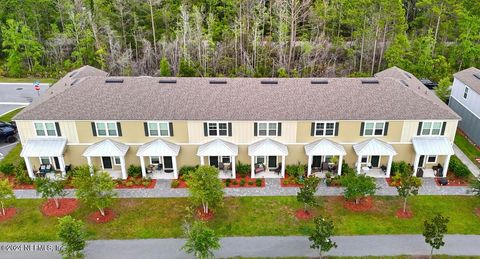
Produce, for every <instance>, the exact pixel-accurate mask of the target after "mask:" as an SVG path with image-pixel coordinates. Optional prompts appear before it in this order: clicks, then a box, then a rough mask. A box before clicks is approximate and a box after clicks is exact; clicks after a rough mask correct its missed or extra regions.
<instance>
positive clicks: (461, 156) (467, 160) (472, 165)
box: [453, 144, 480, 177]
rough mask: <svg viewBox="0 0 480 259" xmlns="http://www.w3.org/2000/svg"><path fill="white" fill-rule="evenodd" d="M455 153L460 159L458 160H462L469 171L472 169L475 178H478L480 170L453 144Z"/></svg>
mask: <svg viewBox="0 0 480 259" xmlns="http://www.w3.org/2000/svg"><path fill="white" fill-rule="evenodd" d="M453 151H454V152H455V155H456V156H457V157H458V159H460V160H461V161H462V162H463V163H464V164H465V165H466V166H467V167H468V169H470V172H472V174H473V175H474V176H475V177H478V176H479V175H480V169H479V168H478V167H477V166H476V165H475V164H474V163H473V162H472V161H471V160H470V159H469V158H468V157H467V155H465V153H463V151H462V150H461V149H460V148H459V147H458V146H457V145H455V144H453Z"/></svg>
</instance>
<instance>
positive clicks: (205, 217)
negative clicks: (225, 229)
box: [197, 208, 213, 221]
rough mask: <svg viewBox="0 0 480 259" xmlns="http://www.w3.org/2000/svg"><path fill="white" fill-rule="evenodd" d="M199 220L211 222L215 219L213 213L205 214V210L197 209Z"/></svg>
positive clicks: (209, 211) (210, 211)
mask: <svg viewBox="0 0 480 259" xmlns="http://www.w3.org/2000/svg"><path fill="white" fill-rule="evenodd" d="M197 218H198V219H200V220H203V221H209V220H211V219H213V211H212V210H208V213H203V208H198V209H197Z"/></svg>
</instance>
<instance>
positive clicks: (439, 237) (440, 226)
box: [423, 214, 449, 258]
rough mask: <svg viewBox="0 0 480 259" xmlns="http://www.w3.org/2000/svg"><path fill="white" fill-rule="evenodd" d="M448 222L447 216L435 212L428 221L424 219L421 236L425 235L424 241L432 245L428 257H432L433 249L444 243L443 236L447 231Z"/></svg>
mask: <svg viewBox="0 0 480 259" xmlns="http://www.w3.org/2000/svg"><path fill="white" fill-rule="evenodd" d="M448 222H449V219H448V217H443V216H442V215H440V214H437V215H436V216H435V217H434V218H432V219H431V220H430V221H428V220H425V221H424V223H423V225H424V229H423V236H424V237H425V243H427V244H429V245H430V246H431V247H432V249H431V250H430V258H432V254H433V249H440V247H442V246H444V245H445V242H443V237H444V235H445V234H446V233H447V224H448Z"/></svg>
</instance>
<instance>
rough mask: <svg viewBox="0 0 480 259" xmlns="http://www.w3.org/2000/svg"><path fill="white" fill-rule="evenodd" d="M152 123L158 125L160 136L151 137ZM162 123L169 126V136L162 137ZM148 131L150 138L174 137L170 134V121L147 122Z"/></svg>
mask: <svg viewBox="0 0 480 259" xmlns="http://www.w3.org/2000/svg"><path fill="white" fill-rule="evenodd" d="M150 123H156V124H157V127H158V136H152V135H150ZM160 123H165V124H167V131H168V135H166V136H162V135H161V134H160ZM147 130H148V136H149V137H153V138H158V137H171V136H172V133H171V132H170V121H147Z"/></svg>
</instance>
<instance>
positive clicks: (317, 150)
mask: <svg viewBox="0 0 480 259" xmlns="http://www.w3.org/2000/svg"><path fill="white" fill-rule="evenodd" d="M305 153H306V154H307V156H344V155H346V154H347V152H345V148H343V146H342V145H340V144H338V143H336V142H333V141H331V140H328V139H321V140H317V141H314V142H312V143H310V144H307V145H305Z"/></svg>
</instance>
